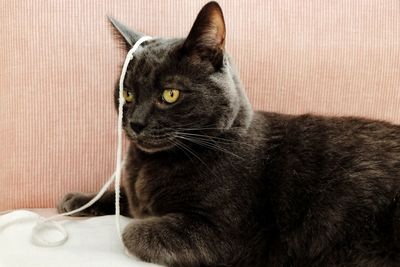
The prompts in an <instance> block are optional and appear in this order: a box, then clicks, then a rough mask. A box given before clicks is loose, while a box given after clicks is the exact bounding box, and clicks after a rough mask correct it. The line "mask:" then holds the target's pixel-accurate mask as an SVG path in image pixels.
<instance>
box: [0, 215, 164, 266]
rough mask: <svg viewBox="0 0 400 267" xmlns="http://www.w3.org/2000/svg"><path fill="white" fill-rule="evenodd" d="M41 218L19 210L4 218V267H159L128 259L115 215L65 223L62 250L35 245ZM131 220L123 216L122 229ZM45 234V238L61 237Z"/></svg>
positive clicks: (0, 250)
mask: <svg viewBox="0 0 400 267" xmlns="http://www.w3.org/2000/svg"><path fill="white" fill-rule="evenodd" d="M38 219H39V215H37V214H36V213H33V212H31V211H25V210H19V211H14V212H11V213H8V214H5V215H2V216H0V267H64V266H65V267H91V266H93V267H103V266H104V267H110V266H116V267H125V266H126V267H150V266H153V267H155V266H159V265H154V264H149V263H145V262H141V261H139V260H138V259H135V258H132V257H129V256H127V255H126V254H125V253H124V249H123V245H122V243H121V241H120V240H119V238H118V235H117V231H116V226H115V218H114V216H101V217H93V218H89V219H85V220H64V221H62V222H63V226H64V227H65V229H66V230H67V232H68V234H69V237H68V240H67V242H66V243H65V244H64V245H62V246H59V247H50V248H46V247H38V246H35V245H33V244H32V242H31V234H32V228H33V227H34V225H35V223H36V222H37V220H38ZM130 220H131V219H128V218H125V217H121V226H122V227H125V225H126V224H127V223H128V222H129V221H130ZM57 234H58V233H56V232H54V231H53V232H52V231H48V232H43V235H41V236H42V237H43V238H50V239H51V238H57Z"/></svg>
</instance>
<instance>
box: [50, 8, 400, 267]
mask: <svg viewBox="0 0 400 267" xmlns="http://www.w3.org/2000/svg"><path fill="white" fill-rule="evenodd" d="M221 18H222V20H221ZM221 21H222V22H221ZM113 24H114V25H115V26H116V27H117V28H118V29H119V30H120V31H123V32H122V35H123V36H124V38H125V41H127V42H128V44H129V45H132V44H133V43H134V42H135V41H136V40H137V38H139V36H140V34H126V33H124V31H126V29H127V27H126V26H121V25H122V24H120V23H119V22H117V21H115V20H113ZM117 25H119V26H117ZM221 25H222V26H223V30H225V28H224V25H223V17H222V12H221V10H220V8H219V6H218V4H216V3H215V2H211V3H209V4H207V5H206V6H205V7H204V8H203V9H202V11H201V12H200V14H199V16H198V18H197V20H196V22H195V24H194V26H193V28H192V30H191V32H190V34H189V37H188V38H186V39H165V38H156V39H153V40H151V41H148V42H146V43H145V44H144V45H143V46H142V47H141V48H140V49H139V50H138V52H137V53H136V54H135V57H134V60H133V61H132V62H131V63H130V65H129V68H128V73H127V77H126V80H125V88H126V89H127V90H130V91H131V92H132V93H133V94H134V95H135V98H136V100H135V103H133V104H128V105H126V106H125V107H124V129H125V131H126V133H127V136H128V137H129V138H130V140H131V141H132V142H131V144H130V147H129V151H128V154H127V164H126V180H125V186H124V191H123V194H122V212H123V213H124V214H125V215H128V216H133V217H135V218H139V219H140V220H139V221H136V222H132V223H130V224H129V225H128V226H127V227H126V229H125V230H124V234H123V238H124V243H125V245H126V247H127V248H128V250H129V251H130V252H131V253H132V254H134V255H136V256H138V257H139V258H141V259H143V260H146V261H150V262H155V263H160V264H165V265H167V266H186V267H195V266H252V267H256V266H260V267H261V266H379V267H381V266H400V259H399V255H400V252H399V244H400V243H399V238H400V235H399V230H400V209H399V207H398V193H399V185H400V181H399V177H400V127H399V126H397V125H392V124H389V123H386V122H380V121H373V120H368V119H360V118H351V117H346V118H345V117H336V118H335V117H322V116H315V115H301V116H292V115H284V114H276V113H268V112H253V111H252V108H251V107H250V104H249V101H248V100H247V97H246V95H245V93H244V90H243V87H242V86H241V84H240V80H239V77H238V75H237V73H236V71H235V70H234V67H233V64H232V62H231V60H230V58H229V56H228V55H227V53H226V52H225V50H224V42H225V32H224V31H223V32H221V31H215V30H216V28H215V27H219V28H218V29H217V30H221ZM216 32H217V35H218V36H215V33H216ZM213 34H214V35H213ZM127 36H128V37H127ZM130 38H131V39H130ZM165 87H173V88H179V89H180V90H181V91H182V95H181V97H180V99H179V100H178V102H177V103H175V104H172V105H165V104H162V103H161V104H160V95H161V93H162V90H163V88H165ZM115 92H116V93H115V96H117V95H118V89H116V91H115ZM115 102H116V104H118V99H117V97H115ZM138 125H139V126H140V127H139V128H140V129H141V131H137V132H135V131H134V130H133V128H135V127H137V126H138ZM133 126H135V127H133ZM139 128H135V129H139ZM90 197H91V196H89V195H83V194H80V193H76V194H69V195H67V196H66V197H65V198H64V199H63V200H62V201H61V203H60V204H59V207H58V208H59V211H60V212H63V211H69V210H71V209H74V208H77V207H79V206H81V205H82V204H83V203H85V202H87V201H88V199H89V198H90ZM113 199H114V193H113V192H108V193H107V194H106V196H105V197H104V198H102V199H101V201H100V202H99V203H96V204H95V205H94V206H93V207H92V208H91V209H89V210H87V211H86V212H83V213H81V214H80V215H102V214H112V213H113V212H114V207H113Z"/></svg>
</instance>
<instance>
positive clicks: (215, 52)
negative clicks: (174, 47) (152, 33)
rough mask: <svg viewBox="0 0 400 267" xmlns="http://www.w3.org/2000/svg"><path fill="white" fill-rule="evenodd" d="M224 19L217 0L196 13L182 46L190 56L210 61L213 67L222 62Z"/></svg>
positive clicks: (224, 32)
mask: <svg viewBox="0 0 400 267" xmlns="http://www.w3.org/2000/svg"><path fill="white" fill-rule="evenodd" d="M225 34H226V31H225V21H224V15H223V13H222V9H221V7H220V6H219V5H218V3H217V2H209V3H208V4H206V5H205V6H204V7H203V8H202V9H201V10H200V12H199V14H198V15H197V18H196V20H195V22H194V24H193V26H192V29H191V30H190V32H189V35H188V37H187V38H186V40H185V42H184V45H183V48H184V50H185V51H186V52H187V53H188V54H189V55H190V56H197V57H198V58H200V59H201V60H208V61H210V62H211V63H212V64H213V65H214V67H219V66H221V64H222V60H223V53H224V50H225Z"/></svg>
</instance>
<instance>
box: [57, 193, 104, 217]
mask: <svg viewBox="0 0 400 267" xmlns="http://www.w3.org/2000/svg"><path fill="white" fill-rule="evenodd" d="M91 198H92V197H91V196H89V195H85V194H83V193H68V194H66V195H65V196H64V197H63V198H62V199H61V201H60V202H59V203H58V205H57V211H58V213H65V212H70V211H72V210H76V209H78V208H80V207H82V206H83V205H85V204H86V203H88V202H89V201H90V200H91ZM98 215H101V214H98V212H97V211H96V209H94V208H93V207H89V208H87V209H85V210H83V211H80V212H78V213H75V214H72V215H71V216H79V217H81V216H98Z"/></svg>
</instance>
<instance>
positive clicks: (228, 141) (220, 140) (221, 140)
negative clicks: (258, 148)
mask: <svg viewBox="0 0 400 267" xmlns="http://www.w3.org/2000/svg"><path fill="white" fill-rule="evenodd" d="M178 134H180V135H182V136H188V137H197V138H199V139H204V140H210V141H211V140H212V141H215V142H218V143H224V144H240V145H246V146H250V147H255V146H254V145H252V144H249V143H245V142H241V141H237V140H234V139H228V138H222V137H217V136H211V135H204V134H194V133H185V132H178Z"/></svg>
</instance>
